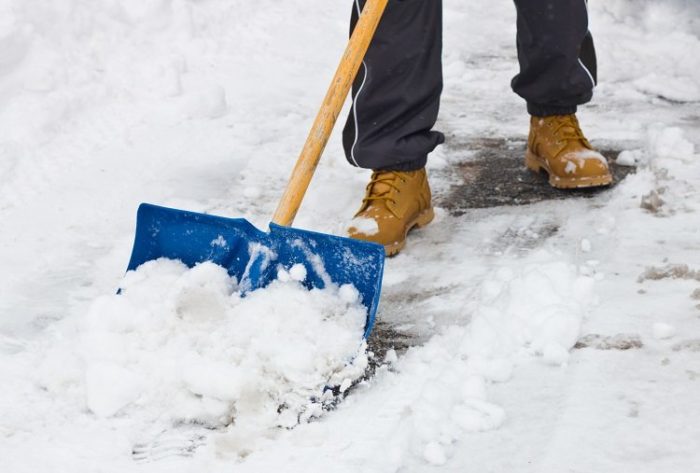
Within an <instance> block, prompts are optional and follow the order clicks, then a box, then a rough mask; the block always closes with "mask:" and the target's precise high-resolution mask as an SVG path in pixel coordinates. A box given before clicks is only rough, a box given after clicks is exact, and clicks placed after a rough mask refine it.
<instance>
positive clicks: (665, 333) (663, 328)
mask: <svg viewBox="0 0 700 473" xmlns="http://www.w3.org/2000/svg"><path fill="white" fill-rule="evenodd" d="M651 331H652V334H653V336H654V338H655V339H657V340H668V339H669V338H673V336H674V335H675V334H676V328H675V327H674V326H673V325H669V324H665V323H663V322H657V323H655V324H654V325H652V326H651Z"/></svg>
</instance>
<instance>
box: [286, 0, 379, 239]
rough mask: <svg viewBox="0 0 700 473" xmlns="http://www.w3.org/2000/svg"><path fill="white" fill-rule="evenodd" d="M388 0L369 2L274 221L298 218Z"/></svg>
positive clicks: (300, 156) (317, 116) (289, 220)
mask: <svg viewBox="0 0 700 473" xmlns="http://www.w3.org/2000/svg"><path fill="white" fill-rule="evenodd" d="M387 2H388V0H367V3H365V6H364V8H363V9H362V14H361V15H360V18H359V20H358V22H357V25H356V26H355V29H354V31H353V33H352V36H351V37H350V41H349V42H348V46H347V48H346V49H345V53H344V54H343V58H342V59H341V60H340V65H339V66H338V70H337V71H336V73H335V77H333V81H332V82H331V85H330V87H329V88H328V92H327V93H326V98H325V99H323V104H322V105H321V109H320V110H319V111H318V115H316V120H315V121H314V124H313V126H312V127H311V131H310V132H309V136H308V138H307V139H306V143H305V144H304V148H303V149H302V150H301V154H300V155H299V159H297V163H296V165H295V166H294V171H292V176H291V177H290V178H289V183H288V184H287V188H286V189H285V191H284V194H282V198H281V199H280V203H279V205H278V206H277V210H276V211H275V214H274V216H273V217H272V221H273V222H274V223H276V224H278V225H284V226H290V225H291V224H292V222H293V221H294V217H295V216H296V214H297V210H299V206H300V205H301V201H302V199H303V198H304V194H306V189H308V187H309V183H310V182H311V177H313V175H314V171H315V170H316V166H318V162H319V160H320V159H321V153H323V149H324V148H325V147H326V143H328V138H329V137H330V135H331V132H332V131H333V126H334V125H335V122H336V120H337V119H338V115H339V114H340V111H341V109H342V108H343V103H344V102H345V98H346V97H347V96H348V92H349V91H350V87H352V82H353V81H354V80H355V76H356V75H357V72H358V71H359V70H360V65H361V64H362V60H363V59H364V57H365V53H366V52H367V49H368V48H369V44H370V42H371V41H372V37H373V36H374V32H375V31H376V29H377V26H378V25H379V20H380V19H381V17H382V14H383V13H384V9H385V8H386V4H387Z"/></svg>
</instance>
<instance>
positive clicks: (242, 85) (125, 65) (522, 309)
mask: <svg viewBox="0 0 700 473" xmlns="http://www.w3.org/2000/svg"><path fill="white" fill-rule="evenodd" d="M345 3H349V2H324V1H321V0H307V1H301V0H288V1H285V2H277V1H272V0H259V1H257V2H254V3H251V2H243V1H240V0H234V1H226V2H225V1H219V0H198V1H194V0H129V1H127V0H120V1H118V0H101V1H92V2H86V1H81V0H61V1H58V2H57V1H48V0H0V105H1V106H0V130H2V131H3V132H2V134H1V135H0V220H1V221H2V224H1V228H2V232H1V233H0V262H1V263H2V271H0V288H1V289H0V375H1V376H2V379H3V390H2V392H1V394H0V458H2V460H3V471H8V472H12V473H15V472H34V471H66V472H68V471H70V472H82V471H85V472H88V471H90V472H91V471H119V472H124V471H149V472H150V471H169V472H171V471H194V470H197V471H202V470H206V471H230V469H231V468H232V465H235V468H236V469H237V470H238V471H260V472H262V471H272V470H273V469H274V470H283V471H320V470H321V468H323V469H324V470H325V469H328V468H332V470H333V471H339V472H343V471H353V472H354V471H357V470H358V469H362V470H364V471H371V472H374V471H376V472H388V471H401V472H409V471H410V472H419V471H432V470H434V469H436V468H437V467H440V468H441V469H443V470H446V471H455V472H457V471H459V472H465V471H479V472H482V471H493V472H503V471H519V472H530V471H531V472H550V471H551V472H561V471H572V472H613V471H614V472H619V471H634V472H640V473H641V472H658V471H674V472H676V471H677V472H692V471H695V470H696V469H697V465H698V464H700V452H698V449H697V445H698V444H699V443H700V404H699V403H698V401H697V399H699V398H700V358H698V353H700V258H699V257H698V254H699V252H700V213H699V212H700V163H699V162H698V157H699V155H698V152H697V146H698V145H700V133H699V131H700V112H699V111H698V110H699V109H698V104H699V103H700V56H698V54H697V51H698V50H700V7H698V6H697V5H698V4H697V3H696V2H695V1H694V0H686V1H682V0H675V1H671V0H666V1H664V0H608V1H606V2H591V5H590V9H591V30H592V31H593V34H594V37H595V38H596V42H597V47H598V50H599V67H600V71H599V79H600V83H601V84H600V86H599V87H598V89H597V93H596V98H595V100H594V102H593V103H592V104H590V105H589V106H587V107H585V108H583V109H582V110H581V113H580V118H581V121H582V124H583V126H584V129H585V131H586V132H587V134H588V135H589V137H590V138H592V141H593V142H594V144H598V145H599V146H601V147H602V148H605V149H612V150H616V151H623V154H622V155H621V159H623V160H626V161H628V162H635V163H636V164H637V170H636V173H634V174H632V175H629V176H628V177H626V178H625V179H624V180H623V181H622V182H621V183H619V184H618V185H617V186H616V187H615V188H614V189H612V190H609V191H606V192H601V193H599V194H596V195H594V196H592V197H590V198H580V197H577V198H570V199H565V200H545V201H542V202H538V203H533V204H529V205H522V206H499V207H492V208H480V209H474V208H471V207H472V206H470V205H469V203H462V204H459V203H458V204H454V202H452V203H450V199H453V200H454V199H455V198H456V197H455V195H459V194H455V192H454V189H455V188H457V187H459V186H464V185H465V182H466V183H469V176H468V175H465V174H464V173H463V172H461V171H458V170H459V169H463V166H462V167H460V166H461V165H463V164H464V163H465V162H468V161H470V160H475V159H478V158H479V150H480V148H481V147H482V146H483V140H484V139H485V138H487V139H494V140H506V142H509V143H512V144H513V146H519V144H518V143H521V142H522V139H523V138H524V135H525V133H526V131H527V128H526V127H527V117H526V115H525V112H524V107H523V105H522V103H521V102H520V99H519V98H518V97H516V96H514V95H513V94H511V93H510V91H509V88H508V83H509V78H510V77H511V76H512V75H513V74H514V73H515V72H516V70H517V65H516V60H515V50H514V45H513V43H514V34H515V27H514V9H513V6H512V3H511V2H505V1H504V2H492V4H489V5H488V8H485V4H484V2H481V1H478V0H445V2H444V3H445V54H444V62H445V78H446V89H445V94H444V100H443V107H442V113H441V118H440V123H439V129H441V130H443V131H444V132H445V133H446V134H447V136H448V142H447V143H446V145H445V146H443V147H441V148H440V149H439V150H438V151H437V152H436V153H434V156H433V157H432V159H431V161H430V162H429V172H430V174H431V176H433V178H432V184H433V187H434V191H435V194H436V201H437V202H439V203H440V205H442V207H443V208H442V209H439V211H438V218H437V219H436V222H435V223H434V224H432V225H430V226H429V227H427V228H426V229H424V230H421V231H419V232H416V233H415V234H414V235H413V238H412V239H411V241H410V244H409V246H408V248H407V250H406V251H405V252H404V253H402V254H401V255H399V256H398V257H396V258H393V259H391V260H389V261H388V262H387V269H386V273H385V285H384V289H383V298H382V303H381V307H380V312H379V314H378V320H379V325H378V327H377V333H385V334H387V337H391V338H392V339H395V340H397V348H400V349H398V350H397V351H396V352H389V354H388V356H387V362H386V364H385V365H384V366H383V367H380V368H379V369H378V371H377V372H376V374H375V376H374V377H373V378H371V379H370V380H369V381H368V382H366V383H363V384H362V385H360V386H358V387H356V388H354V390H353V392H352V394H351V395H350V396H348V397H347V398H346V400H345V401H344V402H343V403H342V404H340V406H339V407H338V409H336V410H334V411H331V412H328V413H326V414H325V415H324V416H323V417H322V418H321V419H320V420H318V421H315V422H312V423H309V424H304V425H301V426H299V427H297V428H295V429H292V430H282V429H268V430H264V431H262V432H256V434H255V435H250V432H248V431H245V430H241V429H236V428H235V427H232V428H228V429H218V430H207V429H203V428H197V427H196V426H195V427H191V426H190V427H187V428H182V427H180V428H173V429H172V431H170V432H168V433H167V434H166V435H165V436H162V437H159V436H158V435H157V434H158V432H157V431H155V432H151V431H137V432H135V431H134V430H133V426H134V422H133V420H134V419H133V417H134V416H136V417H138V415H136V414H131V416H130V415H124V413H122V414H119V413H112V412H109V410H107V411H102V412H101V414H103V415H99V414H100V413H99V412H98V413H96V412H95V410H97V411H99V410H100V409H99V408H95V405H94V404H93V405H92V406H91V405H90V402H89V396H87V393H89V392H90V389H88V387H87V386H88V380H87V379H83V377H82V376H83V375H82V374H81V373H84V372H85V370H86V367H85V366H83V365H81V364H80V363H79V362H75V363H67V362H65V361H66V358H62V357H61V356H60V354H61V353H62V352H61V349H62V348H64V347H67V346H71V345H72V344H77V343H78V341H79V340H78V339H77V338H71V337H75V334H74V333H73V334H72V333H71V331H70V330H67V329H66V327H70V326H71V324H73V323H77V322H80V321H84V320H89V319H90V317H91V315H90V314H93V313H94V312H93V309H94V304H95V301H96V300H104V299H103V298H105V297H108V296H110V295H111V294H112V293H113V291H114V288H115V287H117V286H118V285H119V284H120V280H121V278H122V276H123V271H124V267H125V265H126V262H127V260H128V256H129V252H130V249H131V243H132V236H133V224H134V217H135V210H136V207H137V205H138V203H140V202H142V201H148V202H153V203H158V204H162V205H167V206H173V207H180V208H187V209H191V210H195V211H202V212H211V213H215V214H219V215H230V216H243V217H245V218H248V219H249V220H250V221H252V222H253V223H255V224H256V225H258V227H260V228H264V227H265V226H266V224H267V221H268V220H269V216H270V215H271V214H272V211H273V210H274V207H275V206H276V198H277V197H278V196H279V194H280V192H281V188H282V185H283V182H284V181H285V179H286V178H287V176H288V173H289V170H290V169H291V165H292V162H293V159H295V158H296V154H297V151H298V149H299V147H300V146H301V144H302V141H303V139H304V137H305V136H306V129H307V127H308V126H309V123H310V121H311V119H312V118H313V115H314V112H315V110H314V109H315V107H316V106H317V105H318V102H319V100H320V99H321V97H322V95H323V93H324V91H325V86H326V83H327V81H328V80H329V78H330V76H331V74H332V73H333V70H334V67H335V64H336V62H337V59H338V56H339V52H340V51H341V50H342V47H343V44H344V41H345V34H346V31H347V25H346V21H347V19H346V16H347V15H348V14H349V10H350V6H351V5H349V4H348V5H346V4H345ZM306 11H309V12H313V14H308V13H305V12H306ZM506 148H507V146H505V147H504V151H503V153H504V155H508V156H511V155H514V154H517V153H514V152H513V151H512V150H507V149H506ZM514 159H516V158H514ZM367 177H368V175H367V172H366V171H361V170H356V169H353V168H350V167H349V166H348V165H347V164H346V163H345V161H344V158H343V157H342V154H341V152H340V144H339V140H338V136H337V135H336V136H335V137H334V138H333V140H332V141H331V143H330V145H329V148H328V151H327V153H326V155H325V157H324V160H323V162H322V165H321V166H320V168H319V170H318V174H317V176H316V178H315V179H314V181H313V183H312V189H311V191H310V193H309V195H308V197H307V199H306V200H305V203H304V206H303V207H302V210H301V212H300V214H299V216H298V218H297V221H296V222H295V225H296V226H298V227H301V228H307V229H313V230H319V231H322V232H327V233H336V234H341V233H342V230H343V227H344V226H345V224H346V223H347V221H348V220H349V219H350V218H351V215H352V213H353V212H354V210H355V208H356V206H357V205H358V203H359V201H360V199H361V196H362V192H363V188H364V184H365V182H366V179H367ZM543 182H544V181H543ZM473 185H474V186H482V187H486V188H487V189H488V188H489V187H494V185H493V183H491V182H482V181H478V180H476V179H475V180H474V182H473ZM493 192H494V193H496V192H500V191H499V189H497V188H496V189H493ZM455 208H460V209H462V210H460V211H459V212H455V211H454V210H453V209H455ZM280 303H283V301H280ZM93 317H94V315H93ZM132 322H133V323H134V324H135V325H134V327H137V328H139V321H138V319H135V320H134V321H132ZM144 323H146V322H144ZM217 341H218V342H217ZM210 342H211V343H221V344H225V343H227V342H226V340H222V339H220V338H212V339H211V340H210ZM399 342H400V343H399ZM407 347H410V348H407ZM394 355H397V356H394ZM93 379H94V378H93ZM110 381H113V380H112V379H108V380H105V381H102V382H98V385H99V386H101V387H102V388H103V389H104V391H105V392H107V394H106V396H108V394H109V392H110V390H109V383H110ZM209 381H211V380H209ZM92 392H93V393H94V390H93V391H92ZM91 409H92V410H91ZM128 412H131V413H133V410H130V411H128ZM111 414H114V415H111ZM135 447H137V448H136V450H137V451H138V452H139V453H140V454H142V455H141V456H138V455H137V457H136V459H135V458H134V456H133V455H132V451H133V450H134V448H135ZM183 448H184V449H185V450H183ZM188 448H189V450H187V449H188ZM149 452H150V453H149ZM154 452H155V453H154ZM173 452H176V453H178V452H179V453H183V452H185V453H187V454H188V455H189V456H183V455H170V453H173ZM160 457H163V458H160ZM136 460H139V461H136Z"/></svg>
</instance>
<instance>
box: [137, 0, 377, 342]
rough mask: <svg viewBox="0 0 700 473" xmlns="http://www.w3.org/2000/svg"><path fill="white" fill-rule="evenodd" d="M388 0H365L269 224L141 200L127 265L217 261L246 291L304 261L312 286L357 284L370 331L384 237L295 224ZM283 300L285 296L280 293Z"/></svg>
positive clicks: (187, 263) (308, 285)
mask: <svg viewBox="0 0 700 473" xmlns="http://www.w3.org/2000/svg"><path fill="white" fill-rule="evenodd" d="M387 1H388V0H368V1H367V2H366V4H365V6H364V9H363V11H362V14H361V15H360V18H359V20H358V23H357V25H356V26H355V30H354V31H353V34H352V36H351V38H350V41H349V43H348V45H347V48H346V50H345V53H344V55H343V57H342V59H341V62H340V65H339V66H338V69H337V71H336V73H335V76H334V78H333V81H332V82H331V85H330V87H329V89H328V92H327V94H326V97H325V99H324V101H323V104H322V105H321V109H320V110H319V112H318V115H317V116H316V120H315V121H314V124H313V126H312V128H311V131H310V133H309V136H308V138H307V140H306V143H305V145H304V148H303V149H302V151H301V155H300V156H299V159H298V160H297V163H296V166H295V167H294V170H293V172H292V176H291V178H290V180H289V183H288V185H287V188H286V190H285V191H284V193H283V195H282V198H281V199H280V202H279V205H278V207H277V210H276V211H275V214H274V216H273V217H272V222H271V223H270V229H269V232H264V231H261V230H258V229H257V228H255V227H254V226H253V225H252V224H251V223H250V222H248V221H247V220H245V219H242V218H225V217H217V216H214V215H208V214H201V213H195V212H188V211H184V210H176V209H170V208H165V207H160V206H156V205H151V204H145V203H144V204H141V205H140V206H139V209H138V214H137V221H136V237H135V241H134V248H133V252H132V254H131V260H130V261H129V266H128V268H127V270H133V269H136V268H137V267H138V266H140V265H141V264H143V263H145V262H147V261H150V260H154V259H157V258H170V259H177V260H180V261H182V262H183V263H185V264H186V265H187V266H189V267H192V266H194V265H196V264H197V263H201V262H203V261H212V262H214V263H216V264H218V265H220V266H223V267H225V268H227V269H228V272H229V274H230V275H232V276H235V277H236V278H237V280H238V281H239V286H240V288H241V289H242V291H243V292H244V293H245V292H248V291H252V290H255V289H258V288H261V287H264V286H266V285H267V284H268V283H270V282H271V281H272V280H274V279H275V278H276V275H277V270H278V268H279V267H280V266H282V267H284V268H290V267H291V266H293V265H295V264H303V265H304V266H305V267H306V272H307V277H306V279H305V281H304V284H305V285H306V287H307V288H309V289H311V288H324V287H327V286H328V285H330V284H336V285H339V286H340V285H343V284H352V285H354V286H355V288H356V289H357V290H358V291H359V294H360V298H361V301H362V304H363V305H364V306H365V307H367V321H366V324H365V332H364V336H365V338H366V337H368V336H369V334H370V331H371V330H372V326H373V324H374V318H375V315H376V312H377V307H378V305H379V294H380V291H381V286H382V276H383V271H384V248H383V247H382V246H381V245H377V244H374V243H368V242H363V241H358V240H352V239H349V238H342V237H338V236H333V235H326V234H322V233H317V232H312V231H307V230H300V229H297V228H291V224H292V222H293V220H294V217H295V216H296V213H297V210H298V209H299V206H300V205H301V201H302V199H303V197H304V194H305V193H306V190H307V188H308V186H309V183H310V181H311V177H312V176H313V173H314V171H315V170H316V166H317V165H318V162H319V160H320V158H321V153H322V152H323V149H324V148H325V146H326V143H327V142H328V139H329V137H330V134H331V131H332V130H333V126H334V125H335V122H336V119H337V117H338V115H339V114H340V111H341V108H342V106H343V102H344V101H345V99H346V97H347V94H348V92H349V90H350V87H351V86H352V82H353V80H354V79H355V76H356V75H357V72H358V70H359V68H360V64H361V63H362V60H363V58H364V56H365V53H366V52H367V48H368V47H369V44H370V42H371V40H372V37H373V35H374V32H375V31H376V28H377V25H378V24H379V20H380V18H381V16H382V14H383V12H384V9H385V8H386V4H387ZM280 303H284V301H281V302H280Z"/></svg>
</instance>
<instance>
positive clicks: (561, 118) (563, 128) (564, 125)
mask: <svg viewBox="0 0 700 473" xmlns="http://www.w3.org/2000/svg"><path fill="white" fill-rule="evenodd" d="M553 120H554V135H555V136H556V137H557V138H558V139H559V140H561V141H578V142H581V143H583V145H584V146H586V148H591V145H590V143H589V142H588V140H587V139H586V137H585V136H584V135H583V131H581V126H580V125H579V123H578V119H577V118H576V115H557V116H555V117H553Z"/></svg>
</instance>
